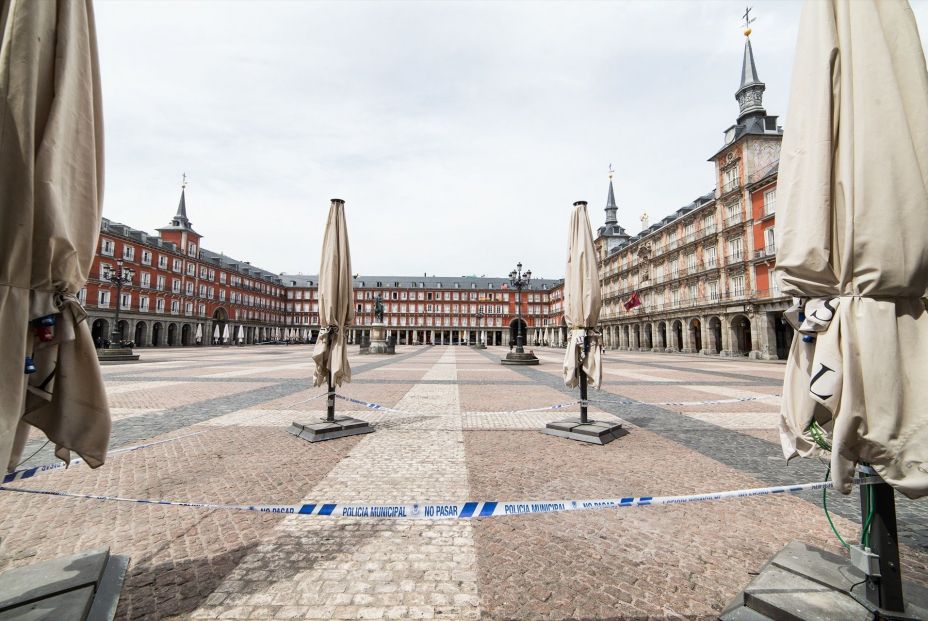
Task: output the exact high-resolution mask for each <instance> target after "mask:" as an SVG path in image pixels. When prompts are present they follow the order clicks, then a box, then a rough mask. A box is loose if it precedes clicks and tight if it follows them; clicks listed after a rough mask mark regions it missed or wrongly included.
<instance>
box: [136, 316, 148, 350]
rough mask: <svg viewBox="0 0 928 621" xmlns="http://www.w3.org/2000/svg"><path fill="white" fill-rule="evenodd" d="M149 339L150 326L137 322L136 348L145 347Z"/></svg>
mask: <svg viewBox="0 0 928 621" xmlns="http://www.w3.org/2000/svg"><path fill="white" fill-rule="evenodd" d="M147 337H148V324H146V323H145V322H144V321H139V322H136V324H135V346H136V347H144V346H145V344H146V342H147V341H146V338H147Z"/></svg>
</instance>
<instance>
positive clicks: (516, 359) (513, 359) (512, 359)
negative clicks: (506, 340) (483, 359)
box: [499, 351, 538, 365]
mask: <svg viewBox="0 0 928 621" xmlns="http://www.w3.org/2000/svg"><path fill="white" fill-rule="evenodd" d="M499 362H500V364H516V365H518V364H521V365H526V364H538V357H537V356H535V354H531V353H521V354H520V353H518V352H514V351H511V352H509V353H508V354H506V357H505V358H503V359H502V360H500V361H499Z"/></svg>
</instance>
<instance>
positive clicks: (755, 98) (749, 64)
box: [735, 7, 767, 123]
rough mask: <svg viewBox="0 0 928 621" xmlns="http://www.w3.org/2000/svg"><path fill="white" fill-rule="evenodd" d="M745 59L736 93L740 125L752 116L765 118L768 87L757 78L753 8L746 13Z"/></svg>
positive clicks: (742, 63)
mask: <svg viewBox="0 0 928 621" xmlns="http://www.w3.org/2000/svg"><path fill="white" fill-rule="evenodd" d="M743 17H744V37H745V41H744V59H743V60H742V62H741V86H739V87H738V90H737V92H736V93H735V99H736V100H737V101H738V107H739V113H738V123H743V122H744V119H745V118H747V117H748V116H751V115H758V116H765V115H766V114H767V111H766V110H764V90H765V89H766V86H765V85H764V83H763V82H761V81H760V78H759V77H757V66H756V65H755V64H754V50H753V49H752V48H751V38H750V37H751V23H752V22H753V21H754V20H755V19H756V18H752V17H751V7H747V9H746V10H745V12H744V15H743Z"/></svg>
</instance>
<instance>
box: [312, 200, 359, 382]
mask: <svg viewBox="0 0 928 621" xmlns="http://www.w3.org/2000/svg"><path fill="white" fill-rule="evenodd" d="M353 294H354V287H353V281H352V277H351V251H350V250H349V248H348V227H347V225H346V224H345V201H343V200H339V199H337V198H333V199H332V206H331V207H330V208H329V218H328V220H327V221H326V224H325V235H324V237H323V240H322V260H321V263H320V265H319V323H320V325H321V326H322V329H321V330H320V331H319V339H318V340H317V341H316V346H315V347H314V348H313V361H315V363H316V371H315V373H314V374H313V385H314V386H321V385H322V384H324V383H327V382H331V383H333V384H335V385H337V386H341V384H342V382H350V381H351V366H350V365H349V364H348V340H347V338H346V330H347V329H348V327H349V326H350V325H351V324H352V322H354V300H353V298H354V295H353Z"/></svg>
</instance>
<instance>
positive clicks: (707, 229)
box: [700, 223, 718, 237]
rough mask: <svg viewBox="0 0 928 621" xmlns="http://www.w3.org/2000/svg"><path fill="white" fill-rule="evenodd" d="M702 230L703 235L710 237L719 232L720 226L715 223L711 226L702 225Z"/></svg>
mask: <svg viewBox="0 0 928 621" xmlns="http://www.w3.org/2000/svg"><path fill="white" fill-rule="evenodd" d="M700 232H701V233H702V236H703V237H708V236H709V235H715V234H716V233H717V232H718V227H717V226H716V225H715V223H713V224H712V225H711V226H704V227H702V231H700Z"/></svg>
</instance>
